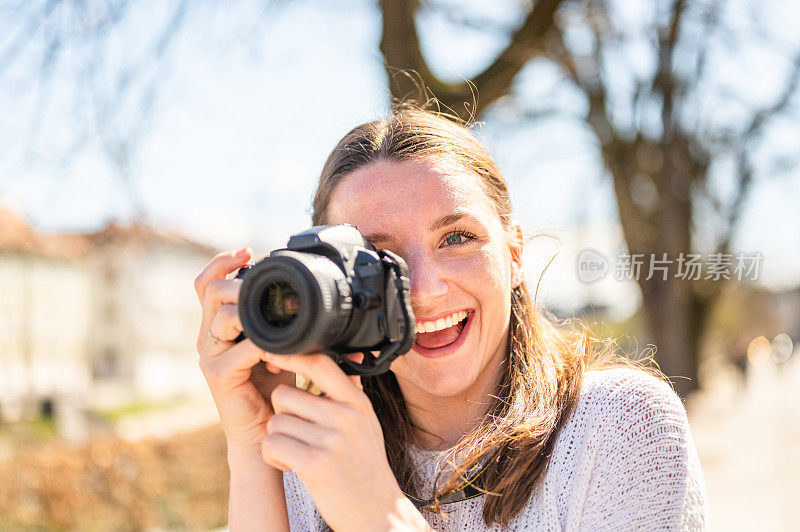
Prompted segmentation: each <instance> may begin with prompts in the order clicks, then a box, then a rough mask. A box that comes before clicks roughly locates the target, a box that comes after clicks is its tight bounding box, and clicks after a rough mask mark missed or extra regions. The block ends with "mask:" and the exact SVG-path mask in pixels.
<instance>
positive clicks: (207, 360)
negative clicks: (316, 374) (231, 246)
mask: <svg viewBox="0 0 800 532" xmlns="http://www.w3.org/2000/svg"><path fill="white" fill-rule="evenodd" d="M251 257H252V251H250V249H249V248H244V249H240V250H238V251H235V252H234V251H229V252H225V253H220V254H219V255H217V256H216V257H214V258H213V259H212V260H211V262H209V263H208V266H206V268H205V269H204V270H203V271H202V273H200V275H198V276H197V279H195V282H194V287H195V290H196V292H197V297H198V298H199V299H200V303H201V304H202V306H203V319H202V323H201V325H200V335H199V336H198V338H197V352H198V353H199V354H200V368H201V369H202V371H203V375H204V376H205V378H206V381H207V382H208V386H209V388H210V389H211V394H212V395H213V396H214V401H215V402H216V404H217V410H219V417H220V420H221V422H222V427H223V429H224V430H225V436H226V438H227V440H228V446H229V447H231V446H237V447H252V448H258V447H259V446H260V443H261V440H263V439H264V437H265V436H266V434H267V421H269V419H270V417H272V415H273V414H274V411H273V409H272V404H271V402H270V399H269V398H270V396H271V394H272V390H274V389H275V387H276V386H278V385H279V384H281V383H286V384H291V385H294V384H295V374H294V373H289V372H286V371H281V370H280V369H279V368H277V367H275V366H272V365H267V364H265V363H264V362H263V355H264V351H263V350H261V349H260V348H258V347H257V346H256V345H255V344H254V343H253V342H251V341H250V340H244V341H241V342H239V343H235V342H234V340H235V339H236V337H237V336H239V334H240V333H241V332H242V324H241V322H240V321H239V310H238V302H239V290H240V289H241V286H242V280H241V279H227V276H228V274H230V273H232V272H234V271H236V270H237V269H238V268H240V267H242V266H244V265H246V264H247V263H248V262H249V261H250V259H251ZM209 332H210V333H211V334H209ZM212 335H213V338H212Z"/></svg>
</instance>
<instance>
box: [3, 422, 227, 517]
mask: <svg viewBox="0 0 800 532" xmlns="http://www.w3.org/2000/svg"><path fill="white" fill-rule="evenodd" d="M0 479H3V480H2V487H1V488H0V529H2V530H4V531H5V530H9V531H12V530H21V529H25V530H31V529H34V530H86V531H93V530H103V531H105V530H148V529H151V530H152V529H161V530H163V529H181V530H208V529H213V528H218V527H221V526H224V525H225V523H226V522H227V511H228V467H227V461H226V445H225V437H224V434H223V432H222V429H221V428H219V427H211V428H207V429H203V430H201V431H197V432H194V433H189V434H181V435H177V436H174V437H171V438H169V439H165V440H145V441H141V442H135V443H130V442H126V441H123V440H120V439H117V438H113V437H105V438H102V439H95V440H93V441H90V442H89V443H86V444H84V445H80V446H76V445H70V444H67V443H64V442H61V441H53V442H48V443H44V444H40V445H36V446H33V447H28V448H25V449H18V450H14V451H12V452H11V453H10V454H9V455H7V456H5V457H4V458H3V459H2V460H0Z"/></svg>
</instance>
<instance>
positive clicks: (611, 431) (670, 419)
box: [283, 368, 708, 531]
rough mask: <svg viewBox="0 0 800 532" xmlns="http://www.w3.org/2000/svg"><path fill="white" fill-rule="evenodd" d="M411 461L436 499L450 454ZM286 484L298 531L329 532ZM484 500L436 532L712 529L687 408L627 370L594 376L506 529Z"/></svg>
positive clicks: (454, 506)
mask: <svg viewBox="0 0 800 532" xmlns="http://www.w3.org/2000/svg"><path fill="white" fill-rule="evenodd" d="M410 452H411V457H412V460H413V461H414V464H415V466H416V468H417V471H419V473H420V476H421V478H422V480H423V483H424V485H425V487H424V488H423V494H422V495H424V496H428V495H429V492H430V489H431V487H432V484H433V480H434V477H435V474H436V468H437V466H444V465H445V464H446V460H447V458H448V457H449V456H451V454H449V452H448V451H439V452H437V451H424V450H421V449H417V448H412V449H411V451H410ZM283 478H284V487H285V489H286V504H287V509H288V512H289V521H290V527H291V530H292V531H295V530H297V531H314V530H326V525H325V522H324V521H323V519H322V517H321V516H320V514H319V512H318V511H317V509H316V507H315V506H314V501H313V500H312V498H311V495H310V494H309V492H308V490H306V488H305V486H304V485H303V483H302V482H301V481H300V480H299V478H298V477H297V476H296V475H295V474H294V473H293V472H291V471H288V472H286V473H284V477H283ZM445 479H446V474H445V475H443V476H442V477H440V482H442V481H443V480H445ZM486 497H487V495H483V496H479V497H476V498H473V499H469V500H465V501H460V502H455V503H451V504H447V505H444V506H443V507H442V508H443V512H444V515H443V516H440V515H438V514H435V513H432V512H428V511H425V512H423V516H424V517H425V518H426V520H427V521H428V522H429V523H430V525H431V526H432V527H433V528H434V529H435V530H437V531H456V530H458V531H462V530H509V531H523V530H570V531H571V530H615V531H618V530H705V529H706V528H707V515H708V506H707V502H706V488H705V482H704V480H703V474H702V471H701V469H700V462H699V460H698V457H697V451H696V449H695V446H694V442H693V441H692V436H691V433H690V431H689V424H688V421H687V418H686V411H685V409H684V407H683V404H682V403H681V400H680V398H679V397H678V396H677V395H676V394H675V393H674V392H673V391H672V389H671V388H670V387H669V385H667V384H666V383H664V382H662V381H660V380H658V379H656V378H655V377H653V376H651V375H649V374H647V373H644V372H642V371H639V370H635V369H628V368H619V369H610V370H603V371H591V372H588V373H586V375H585V376H584V379H583V386H582V389H581V396H580V399H579V401H578V404H577V405H576V408H575V410H574V411H573V413H572V415H571V416H570V417H569V419H568V420H567V422H566V424H565V425H564V427H563V428H562V429H561V431H560V432H559V434H558V436H557V438H556V442H555V446H554V448H553V454H552V456H551V458H550V461H549V464H548V468H547V472H546V474H545V476H544V478H543V480H542V482H540V484H539V485H538V487H537V488H536V489H534V491H533V493H532V494H531V497H530V499H529V501H528V504H527V505H526V506H525V507H524V508H523V510H522V512H520V514H519V515H517V517H516V518H515V519H514V520H513V521H512V522H511V523H510V525H509V526H508V527H506V528H500V527H497V526H495V527H491V528H489V527H487V526H486V524H485V523H484V521H483V516H482V510H483V504H484V499H485V498H486ZM365 504H369V502H368V501H365Z"/></svg>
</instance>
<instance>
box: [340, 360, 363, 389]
mask: <svg viewBox="0 0 800 532" xmlns="http://www.w3.org/2000/svg"><path fill="white" fill-rule="evenodd" d="M345 356H346V357H347V358H349V359H350V360H352V361H353V362H355V363H356V364H362V363H363V362H364V353H348V354H347V355H345ZM347 378H348V379H350V380H351V381H353V384H355V385H356V386H358V389H359V390H362V391H363V390H364V385H363V384H362V383H361V375H348V376H347Z"/></svg>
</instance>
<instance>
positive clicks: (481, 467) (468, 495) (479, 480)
mask: <svg viewBox="0 0 800 532" xmlns="http://www.w3.org/2000/svg"><path fill="white" fill-rule="evenodd" d="M490 463H491V460H486V463H485V464H477V465H476V466H475V467H473V468H472V470H471V471H470V473H469V474H468V475H467V479H468V480H467V482H466V483H465V484H464V485H463V486H461V488H459V489H458V490H457V491H454V492H452V493H450V494H448V495H446V496H445V497H441V498H439V500H438V501H435V500H434V499H433V498H430V499H420V498H418V497H415V496H414V495H411V494H410V493H406V492H405V491H403V494H404V495H405V496H406V497H408V498H409V499H410V500H411V502H412V503H414V506H416V507H417V508H428V507H434V506H436V504H437V503H438V504H439V505H443V504H452V503H455V502H461V501H466V500H468V499H474V498H475V497H480V496H481V495H483V494H484V493H485V491H484V489H483V480H484V479H483V476H482V475H483V472H484V471H486V468H487V467H488V466H489V464H490Z"/></svg>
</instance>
